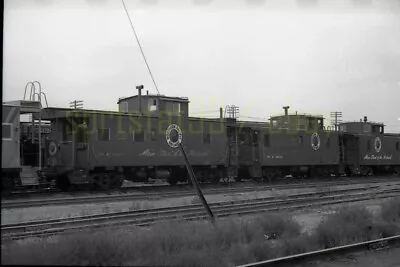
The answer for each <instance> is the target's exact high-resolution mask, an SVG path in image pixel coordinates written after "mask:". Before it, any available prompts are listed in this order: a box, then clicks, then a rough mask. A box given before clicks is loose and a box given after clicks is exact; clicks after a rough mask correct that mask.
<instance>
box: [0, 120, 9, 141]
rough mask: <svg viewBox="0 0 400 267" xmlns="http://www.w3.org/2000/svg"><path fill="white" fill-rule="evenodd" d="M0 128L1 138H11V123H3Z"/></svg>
mask: <svg viewBox="0 0 400 267" xmlns="http://www.w3.org/2000/svg"><path fill="white" fill-rule="evenodd" d="M1 129H2V132H1V139H2V140H12V123H3V124H2V127H1Z"/></svg>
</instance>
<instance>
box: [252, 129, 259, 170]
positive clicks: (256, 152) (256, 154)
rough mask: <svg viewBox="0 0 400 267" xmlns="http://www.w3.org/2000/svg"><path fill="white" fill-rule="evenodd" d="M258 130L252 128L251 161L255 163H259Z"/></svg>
mask: <svg viewBox="0 0 400 267" xmlns="http://www.w3.org/2000/svg"><path fill="white" fill-rule="evenodd" d="M259 136H260V131H259V130H253V161H254V163H255V164H259V163H260V145H259V143H260V142H259V139H260V137H259Z"/></svg>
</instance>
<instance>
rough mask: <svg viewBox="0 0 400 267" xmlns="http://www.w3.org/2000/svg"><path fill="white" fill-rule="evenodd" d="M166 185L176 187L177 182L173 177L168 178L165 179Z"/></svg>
mask: <svg viewBox="0 0 400 267" xmlns="http://www.w3.org/2000/svg"><path fill="white" fill-rule="evenodd" d="M167 183H169V184H170V185H176V184H177V183H178V181H177V180H176V179H175V177H169V178H168V179H167Z"/></svg>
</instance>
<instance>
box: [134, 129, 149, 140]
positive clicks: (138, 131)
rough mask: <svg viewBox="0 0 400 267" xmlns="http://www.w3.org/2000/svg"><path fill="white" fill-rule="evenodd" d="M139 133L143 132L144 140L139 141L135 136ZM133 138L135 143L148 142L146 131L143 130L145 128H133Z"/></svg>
mask: <svg viewBox="0 0 400 267" xmlns="http://www.w3.org/2000/svg"><path fill="white" fill-rule="evenodd" d="M139 133H142V136H143V140H140V141H138V140H137V138H135V136H136V134H139ZM132 140H133V142H135V143H142V142H146V135H145V133H144V131H143V130H136V131H135V130H133V131H132Z"/></svg>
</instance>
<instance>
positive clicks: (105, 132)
mask: <svg viewBox="0 0 400 267" xmlns="http://www.w3.org/2000/svg"><path fill="white" fill-rule="evenodd" d="M97 140H99V141H109V140H110V129H109V128H108V129H98V130H97Z"/></svg>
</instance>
